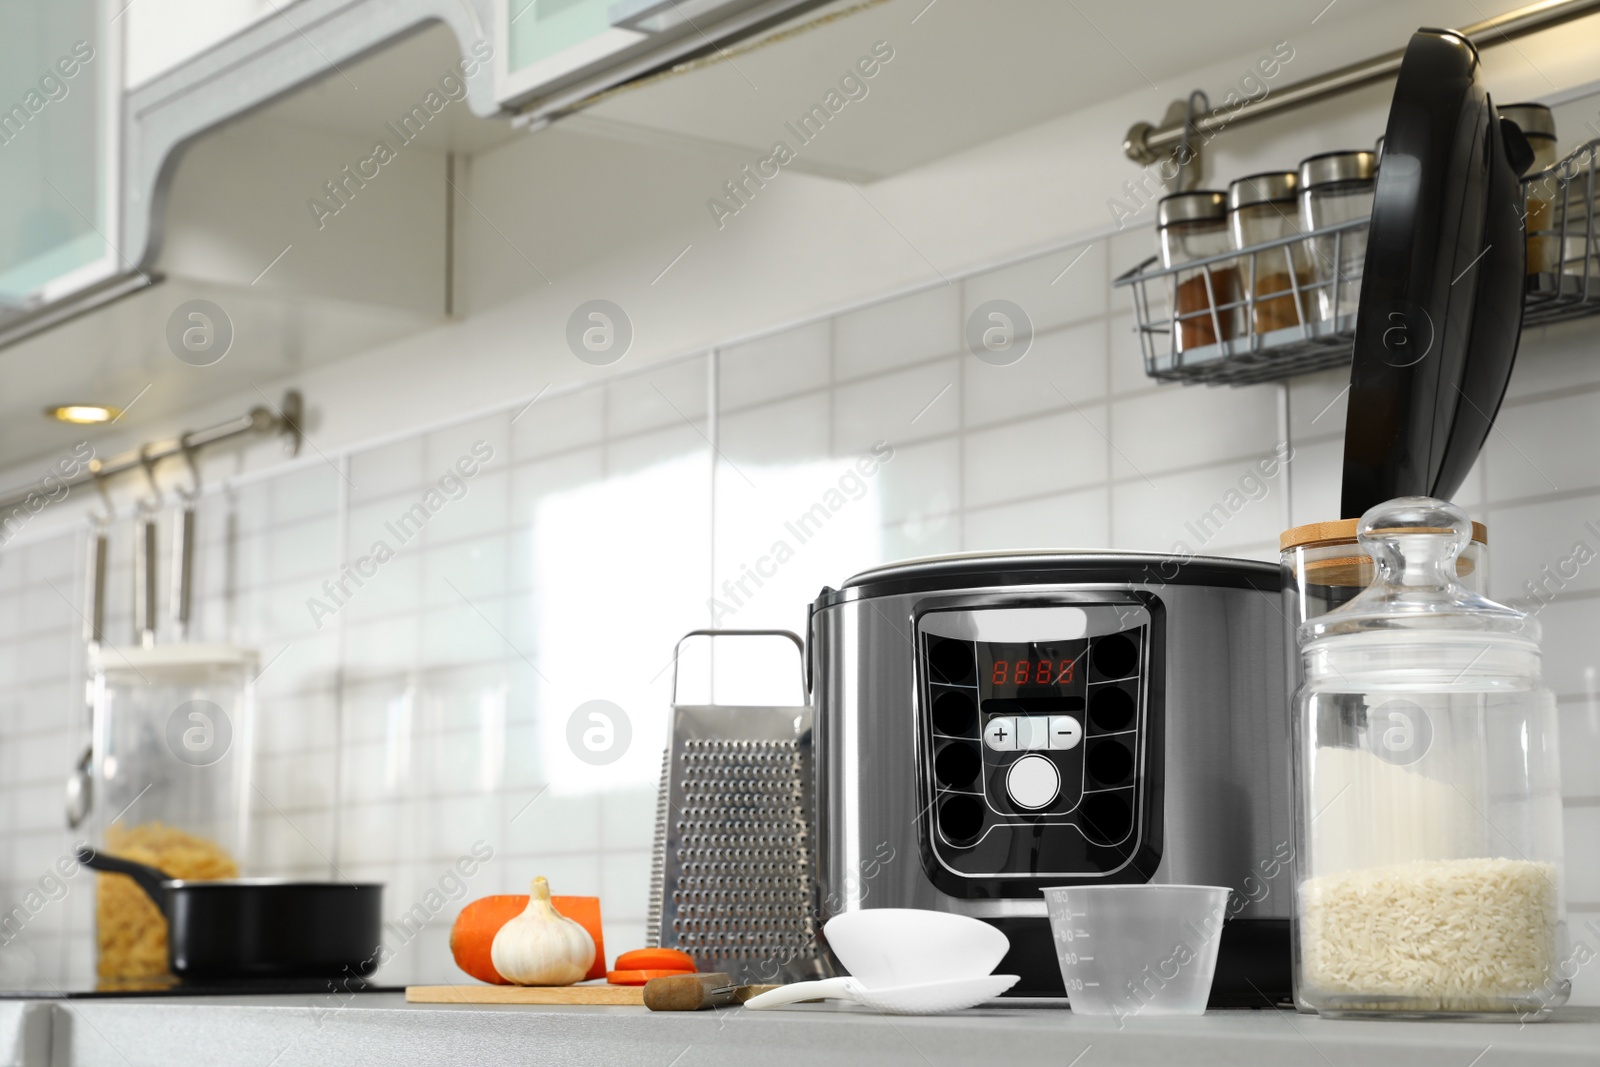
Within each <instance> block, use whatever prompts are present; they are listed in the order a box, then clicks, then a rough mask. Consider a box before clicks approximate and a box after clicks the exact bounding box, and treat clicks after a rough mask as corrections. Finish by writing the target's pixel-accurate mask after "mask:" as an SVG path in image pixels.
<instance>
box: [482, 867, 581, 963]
mask: <svg viewBox="0 0 1600 1067" xmlns="http://www.w3.org/2000/svg"><path fill="white" fill-rule="evenodd" d="M489 958H490V959H491V960H493V961H494V969H495V970H497V971H499V972H500V977H502V978H504V979H505V980H506V981H508V982H515V983H516V984H517V985H571V984H572V983H574V982H577V981H581V980H582V979H583V976H584V975H586V974H588V973H589V966H590V964H592V963H594V938H592V937H590V936H589V931H587V930H585V929H584V928H583V927H582V926H581V925H579V924H578V923H575V922H573V921H572V920H571V919H569V918H567V917H566V916H564V915H562V914H561V913H560V912H559V911H556V908H555V905H554V904H552V903H550V883H549V882H547V881H546V880H545V879H544V878H542V877H541V878H535V879H534V880H533V892H532V893H531V894H530V895H529V897H528V908H527V910H526V911H524V912H523V913H522V914H521V915H518V916H517V917H516V918H515V919H512V920H511V921H510V922H508V923H506V924H505V925H504V926H502V927H501V928H500V932H499V933H497V934H495V935H494V943H493V944H492V945H490V947H489Z"/></svg>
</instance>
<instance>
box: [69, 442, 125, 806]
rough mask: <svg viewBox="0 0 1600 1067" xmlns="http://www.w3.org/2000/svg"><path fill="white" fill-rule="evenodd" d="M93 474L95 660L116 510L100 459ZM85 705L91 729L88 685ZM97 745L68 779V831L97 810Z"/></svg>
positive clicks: (88, 636) (91, 631) (87, 574)
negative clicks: (101, 506) (100, 510)
mask: <svg viewBox="0 0 1600 1067" xmlns="http://www.w3.org/2000/svg"><path fill="white" fill-rule="evenodd" d="M90 470H91V472H92V473H93V475H94V484H95V488H96V489H98V490H99V491H100V498H101V500H103V501H104V502H105V506H106V510H105V514H104V515H98V514H93V513H91V514H90V516H89V521H90V523H91V529H90V533H89V553H88V559H87V560H86V561H85V563H84V578H85V581H84V598H85V599H86V600H87V601H88V603H86V604H85V605H84V607H85V608H86V609H87V610H85V611H84V613H83V643H84V645H85V647H86V648H87V649H88V652H89V656H90V658H91V659H92V658H93V656H94V650H95V649H97V648H99V647H100V640H101V637H102V636H103V634H104V631H105V624H106V553H107V545H108V541H107V537H106V529H107V527H109V526H110V525H111V522H112V520H113V519H115V518H116V511H115V509H114V508H113V507H112V505H111V494H110V493H109V492H107V491H106V483H105V478H104V476H103V475H102V474H101V472H100V462H99V460H94V461H93V462H92V464H91V466H90ZM84 693H85V702H86V703H87V705H88V709H87V710H88V715H89V720H90V724H91V728H92V725H93V722H94V699H93V697H92V695H90V693H89V689H88V687H87V686H85V687H84ZM93 767H94V743H93V742H92V741H91V742H90V743H89V744H87V745H85V746H84V747H83V754H82V755H80V756H79V757H78V762H77V763H76V764H75V765H74V766H73V769H72V773H71V774H69V775H68V776H67V787H66V814H67V828H68V829H70V830H76V829H77V828H78V827H79V826H81V825H82V824H83V820H84V819H86V818H88V817H89V812H90V810H91V809H92V808H93V807H94V774H93Z"/></svg>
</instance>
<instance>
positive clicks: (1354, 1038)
mask: <svg viewBox="0 0 1600 1067" xmlns="http://www.w3.org/2000/svg"><path fill="white" fill-rule="evenodd" d="M0 1062H3V1063H5V1064H7V1065H13V1064H17V1065H26V1067H68V1065H76V1064H84V1065H94V1067H100V1065H105V1067H144V1065H146V1064H149V1065H156V1064H159V1065H161V1067H184V1065H187V1064H204V1065H211V1064H228V1065H230V1067H301V1065H307V1067H310V1065H316V1067H322V1065H326V1064H341V1065H367V1064H372V1065H383V1067H393V1065H400V1064H428V1065H432V1064H439V1065H446V1064H448V1065H450V1067H460V1065H462V1064H469V1065H471V1067H487V1065H495V1064H551V1065H559V1067H584V1065H588V1064H604V1065H607V1067H611V1065H618V1064H639V1065H642V1067H692V1065H696V1064H726V1065H730V1067H788V1065H791V1064H793V1065H804V1067H820V1065H828V1064H855V1063H860V1064H906V1065H910V1067H943V1065H945V1064H951V1065H962V1067H968V1065H980V1064H1007V1065H1013V1064H1014V1065H1019V1067H1020V1065H1024V1064H1050V1065H1051V1067H1101V1065H1108V1067H1109V1065H1112V1064H1159V1065H1162V1067H1177V1065H1189V1064H1227V1065H1229V1067H1238V1065H1241V1064H1279V1063H1289V1064H1313V1065H1319V1067H1346V1065H1350V1067H1378V1065H1382V1064H1404V1065H1406V1067H1434V1065H1438V1067H1496V1065H1500V1064H1529V1065H1541V1064H1590V1065H1600V1008H1568V1009H1563V1010H1561V1011H1559V1012H1557V1013H1556V1015H1555V1016H1554V1017H1553V1018H1552V1019H1550V1020H1548V1021H1545V1022H1539V1023H1529V1024H1526V1025H1519V1024H1518V1023H1516V1022H1515V1021H1508V1022H1504V1023H1458V1022H1431V1023H1424V1022H1365V1021H1335V1020H1329V1019H1318V1018H1315V1017H1310V1016H1303V1015H1296V1014H1294V1013H1293V1012H1285V1011H1222V1012H1211V1013H1209V1014H1207V1015H1205V1016H1202V1017H1195V1018H1168V1019H1155V1018H1134V1019H1128V1020H1124V1021H1123V1023H1122V1024H1121V1025H1120V1026H1119V1025H1118V1022H1117V1020H1115V1019H1107V1018H1092V1017H1089V1016H1081V1015H1073V1014H1072V1013H1071V1012H1070V1011H1066V1010H1063V1009H1058V1008H1045V1007H1010V1006H1007V1007H980V1008H974V1009H971V1010H969V1011H965V1012H959V1013H956V1014H952V1015H943V1016H932V1017H908V1016H898V1017H889V1016H881V1015H876V1014H874V1013H872V1012H870V1011H867V1010H865V1009H860V1008H857V1007H855V1006H853V1005H849V1006H846V1005H839V1006H831V1005H802V1006H800V1007H799V1008H798V1009H796V1010H789V1011H771V1012H751V1011H745V1010H743V1009H737V1008H736V1009H729V1010H725V1011H717V1012H710V1011H706V1012H697V1013H682V1014H656V1013H652V1012H647V1011H645V1010H643V1009H641V1008H602V1007H582V1008H546V1007H504V1008H502V1007H462V1006H456V1005H423V1004H406V1003H405V1002H404V999H403V997H402V995H401V994H399V993H372V994H363V995H361V996H357V997H353V998H350V999H349V1000H348V1002H340V1001H339V1000H337V999H335V998H334V997H331V996H329V997H324V998H318V997H304V996H298V997H296V996H275V997H215V998H192V999H191V998H184V999H151V998H128V999H87V1000H71V1001H66V1000H54V1001H43V1000H41V1001H11V1002H0Z"/></svg>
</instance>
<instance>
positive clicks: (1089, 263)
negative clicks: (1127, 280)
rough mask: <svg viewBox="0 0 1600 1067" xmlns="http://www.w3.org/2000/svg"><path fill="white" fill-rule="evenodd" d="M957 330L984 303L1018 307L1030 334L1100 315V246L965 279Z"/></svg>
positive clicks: (1103, 295) (1103, 297) (1103, 296)
mask: <svg viewBox="0 0 1600 1067" xmlns="http://www.w3.org/2000/svg"><path fill="white" fill-rule="evenodd" d="M962 288H963V290H964V294H963V295H964V297H965V302H964V304H965V306H964V307H963V310H962V319H961V321H962V324H963V327H965V324H966V322H967V320H968V318H970V316H971V315H972V314H973V313H974V312H975V311H977V310H978V308H979V307H981V306H982V305H983V304H985V303H987V302H988V301H990V300H1007V301H1010V302H1011V303H1013V304H1015V305H1017V306H1018V307H1020V308H1021V309H1022V310H1023V312H1024V313H1026V314H1027V316H1028V320H1029V321H1030V322H1031V323H1032V324H1033V329H1034V332H1035V333H1040V332H1043V331H1045V330H1050V329H1054V328H1055V327H1057V326H1061V325H1063V324H1065V323H1069V322H1078V321H1081V320H1083V319H1087V318H1091V317H1098V316H1101V315H1104V314H1105V312H1106V302H1107V298H1108V296H1109V293H1108V290H1107V281H1106V242H1104V241H1095V242H1093V243H1091V244H1086V245H1078V246H1076V247H1073V248H1068V249H1064V250H1063V251H1060V252H1053V253H1051V254H1050V255H1048V256H1042V257H1039V258H1037V259H1029V260H1025V261H1023V262H1021V263H1018V264H1015V265H1014V266H1010V267H1001V268H1000V269H999V270H992V271H987V272H985V273H983V274H979V275H977V276H976V277H973V278H968V279H967V280H966V281H965V282H964V283H963V285H962Z"/></svg>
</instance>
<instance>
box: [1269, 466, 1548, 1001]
mask: <svg viewBox="0 0 1600 1067" xmlns="http://www.w3.org/2000/svg"><path fill="white" fill-rule="evenodd" d="M1472 534H1473V528H1472V524H1471V522H1469V521H1468V519H1467V516H1466V515H1465V514H1464V513H1463V512H1462V511H1461V510H1460V509H1459V508H1457V507H1455V506H1454V505H1452V504H1448V503H1445V502H1444V501H1440V500H1432V499H1429V498H1426V497H1404V498H1401V499H1398V500H1391V501H1389V502H1388V503H1386V504H1382V505H1379V506H1378V507H1376V508H1374V509H1372V510H1371V511H1369V512H1368V513H1367V514H1366V515H1365V516H1363V517H1362V519H1361V522H1360V527H1359V534H1358V536H1359V539H1360V543H1361V547H1362V549H1363V550H1365V552H1366V553H1367V554H1368V555H1370V556H1371V557H1372V560H1373V563H1374V570H1375V574H1374V578H1373V581H1372V585H1371V586H1370V587H1369V588H1368V589H1366V590H1365V591H1364V592H1362V593H1361V594H1359V595H1358V596H1356V597H1355V598H1353V599H1351V600H1350V601H1349V602H1348V603H1346V604H1344V605H1343V606H1342V607H1339V608H1337V609H1335V610H1333V611H1330V612H1328V613H1327V614H1325V615H1321V616H1318V617H1315V618H1311V619H1309V621H1307V622H1305V623H1304V624H1302V625H1301V627H1300V629H1299V640H1300V654H1301V664H1302V670H1303V679H1304V680H1303V683H1302V685H1301V688H1300V691H1299V693H1298V695H1297V698H1296V711H1295V718H1294V724H1293V725H1294V765H1293V770H1294V779H1295V800H1296V813H1295V826H1296V841H1297V847H1296V871H1295V879H1296V895H1295V902H1294V905H1295V906H1294V912H1293V916H1294V951H1295V999H1296V1002H1297V1004H1298V1005H1299V1006H1300V1007H1301V1008H1302V1009H1303V1010H1311V1011H1316V1012H1318V1013H1320V1014H1324V1015H1334V1016H1353V1015H1373V1016H1387V1017H1397V1016H1400V1017H1405V1016H1410V1017H1438V1016H1456V1017H1462V1016H1467V1017H1471V1016H1499V1017H1505V1016H1507V1015H1510V1014H1515V1015H1520V1016H1521V1017H1523V1018H1529V1019H1532V1018H1540V1017H1543V1016H1544V1015H1546V1014H1548V1012H1549V1011H1550V1009H1551V1008H1553V1007H1556V1006H1558V1005H1560V1004H1562V1003H1565V1001H1566V999H1567V997H1568V995H1569V993H1570V983H1569V981H1568V978H1569V977H1570V975H1568V974H1567V973H1566V970H1567V968H1565V967H1564V966H1563V961H1562V954H1563V952H1564V942H1565V912H1564V904H1563V901H1562V890H1561V876H1562V808H1561V787H1560V771H1559V759H1558V756H1557V751H1556V705H1555V699H1554V697H1553V696H1552V695H1551V693H1550V692H1549V690H1547V689H1545V688H1544V686H1543V684H1542V683H1541V681H1540V657H1539V643H1538V642H1539V627H1538V624H1537V623H1536V622H1535V621H1534V620H1533V619H1532V618H1530V617H1529V616H1527V615H1524V614H1522V613H1520V612H1517V611H1513V610H1511V609H1510V608H1506V607H1502V606H1500V605H1499V604H1496V603H1494V602H1492V601H1490V600H1487V599H1485V598H1484V597H1482V596H1480V595H1478V594H1477V593H1474V592H1472V591H1471V590H1469V589H1467V588H1465V587H1464V586H1463V585H1462V584H1461V582H1460V580H1459V577H1458V575H1459V573H1460V572H1459V569H1458V564H1457V557H1458V556H1459V555H1460V554H1461V552H1462V550H1463V549H1465V548H1466V547H1467V546H1468V544H1469V543H1470V542H1471V539H1472Z"/></svg>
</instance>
